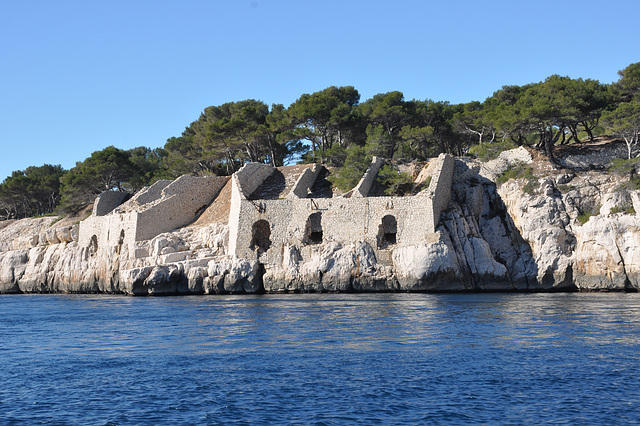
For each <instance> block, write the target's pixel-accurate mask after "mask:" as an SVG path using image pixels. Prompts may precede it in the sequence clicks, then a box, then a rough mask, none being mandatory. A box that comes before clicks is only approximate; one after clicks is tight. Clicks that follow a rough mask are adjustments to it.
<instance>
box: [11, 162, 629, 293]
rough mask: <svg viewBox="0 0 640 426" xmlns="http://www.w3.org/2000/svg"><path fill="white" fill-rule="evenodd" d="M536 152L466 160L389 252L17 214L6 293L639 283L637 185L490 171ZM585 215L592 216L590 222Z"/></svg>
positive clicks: (221, 228)
mask: <svg viewBox="0 0 640 426" xmlns="http://www.w3.org/2000/svg"><path fill="white" fill-rule="evenodd" d="M530 161H531V158H530V156H529V158H527V156H526V155H525V152H523V151H522V149H520V150H518V151H517V152H516V153H513V154H505V155H504V156H503V158H501V159H500V160H499V162H498V163H499V164H498V163H496V164H493V165H491V166H490V167H488V166H486V165H481V164H479V163H477V162H474V161H470V160H464V159H459V160H457V161H456V164H455V172H454V173H453V176H454V178H453V183H452V188H451V201H450V202H449V204H448V207H447V208H446V209H445V210H444V211H443V213H442V215H441V216H440V221H439V224H438V225H437V227H436V229H435V230H436V232H435V234H430V235H432V236H431V237H430V238H429V239H428V240H425V241H423V242H420V243H418V244H397V245H394V246H393V247H391V248H389V249H388V250H382V251H381V250H376V249H375V248H374V247H372V246H371V244H370V243H369V242H367V241H365V240H360V241H353V242H350V243H344V242H338V241H325V242H323V243H322V244H317V245H315V246H308V245H305V244H300V243H297V244H296V243H293V242H289V243H285V244H283V245H282V248H281V249H280V250H281V253H280V255H279V257H278V259H279V261H278V263H277V264H267V265H263V264H262V263H260V262H259V261H258V260H257V259H253V260H252V259H245V258H239V257H237V256H236V255H234V254H233V253H230V251H229V226H228V225H226V224H221V223H210V224H197V223H192V224H191V225H188V226H184V227H181V228H178V229H175V230H173V231H169V232H162V233H160V234H158V235H156V236H155V237H153V238H151V239H149V240H141V241H134V242H132V243H130V244H117V243H114V244H112V245H109V246H107V247H100V249H99V250H97V251H96V249H95V248H92V246H91V245H90V244H83V245H81V244H79V242H78V227H77V225H64V226H56V224H55V223H53V224H52V223H51V222H53V220H54V219H53V218H45V219H23V220H20V221H13V222H11V223H8V224H5V226H4V227H3V228H1V229H0V293H48V292H80V293H83V292H104V293H123V294H131V295H159V294H221V293H255V292H262V291H267V292H327V291H557V290H590V291H593V290H615V291H620V290H638V289H640V256H639V255H640V232H639V231H640V218H639V217H638V216H637V215H635V214H629V213H616V211H620V210H621V209H620V208H619V207H621V206H623V205H624V206H626V207H630V206H632V205H635V204H636V200H637V199H640V197H639V196H638V193H637V192H625V191H621V190H620V189H619V184H620V178H616V177H613V176H609V175H607V174H604V173H602V172H597V171H590V172H580V173H573V172H570V171H561V172H557V173H552V174H550V175H549V176H546V177H542V178H539V179H535V181H534V182H527V181H526V180H525V179H520V180H511V181H508V182H506V183H504V184H502V185H500V186H499V188H497V187H496V184H495V183H494V182H493V181H492V180H491V179H489V178H488V177H491V178H492V179H495V177H496V176H498V175H500V174H501V173H502V172H504V170H506V169H508V168H509V167H511V166H513V164H515V163H516V162H525V163H526V162H530ZM485 175H486V176H485ZM527 183H529V185H528V187H527ZM166 185H167V184H166V183H165V186H166ZM531 187H533V190H531ZM638 204H640V203H638ZM585 212H591V213H592V216H591V217H590V218H589V220H588V221H586V222H585V223H582V221H584V214H585ZM612 212H613V213H612ZM431 226H432V225H431ZM414 231H417V230H409V232H414Z"/></svg>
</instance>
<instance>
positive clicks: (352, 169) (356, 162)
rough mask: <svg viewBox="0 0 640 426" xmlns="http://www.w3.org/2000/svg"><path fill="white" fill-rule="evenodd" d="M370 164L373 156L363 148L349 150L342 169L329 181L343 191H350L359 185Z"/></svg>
mask: <svg viewBox="0 0 640 426" xmlns="http://www.w3.org/2000/svg"><path fill="white" fill-rule="evenodd" d="M370 164H371V155H367V152H366V151H365V149H364V148H363V147H360V146H352V147H350V148H347V149H346V150H345V159H344V162H343V164H342V167H340V168H339V169H337V170H336V171H335V172H334V173H332V174H331V176H329V181H330V182H331V183H332V184H333V186H335V187H336V188H338V189H340V190H341V191H348V190H350V189H351V188H353V187H354V186H356V185H357V184H358V182H359V181H360V179H361V178H362V174H363V173H364V172H365V171H366V170H367V167H369V165H370Z"/></svg>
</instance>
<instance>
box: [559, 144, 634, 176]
mask: <svg viewBox="0 0 640 426" xmlns="http://www.w3.org/2000/svg"><path fill="white" fill-rule="evenodd" d="M627 157H628V151H627V147H626V145H625V144H623V143H619V144H615V145H614V146H611V147H608V148H606V149H598V148H594V149H592V150H591V151H590V152H586V153H583V154H569V155H566V156H561V157H559V158H557V160H558V163H560V165H562V166H563V167H566V168H569V169H574V170H593V169H605V168H607V167H609V165H610V164H611V162H612V161H613V160H616V159H618V158H622V159H626V158H627Z"/></svg>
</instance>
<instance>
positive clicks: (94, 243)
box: [89, 235, 98, 256]
mask: <svg viewBox="0 0 640 426" xmlns="http://www.w3.org/2000/svg"><path fill="white" fill-rule="evenodd" d="M97 252H98V237H97V236H95V235H93V236H92V237H91V241H89V254H90V255H91V256H93V255H95V254H96V253H97Z"/></svg>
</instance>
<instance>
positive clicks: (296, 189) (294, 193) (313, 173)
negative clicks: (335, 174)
mask: <svg viewBox="0 0 640 426" xmlns="http://www.w3.org/2000/svg"><path fill="white" fill-rule="evenodd" d="M320 170H322V166H319V165H318V164H314V165H313V166H312V167H309V168H308V169H306V170H305V171H304V172H303V173H302V174H301V175H300V177H298V180H297V181H296V183H295V185H294V186H293V188H292V189H291V191H290V192H289V194H287V198H307V194H308V192H309V190H310V189H311V187H312V186H313V184H314V182H315V181H316V179H317V178H318V174H319V173H320Z"/></svg>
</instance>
